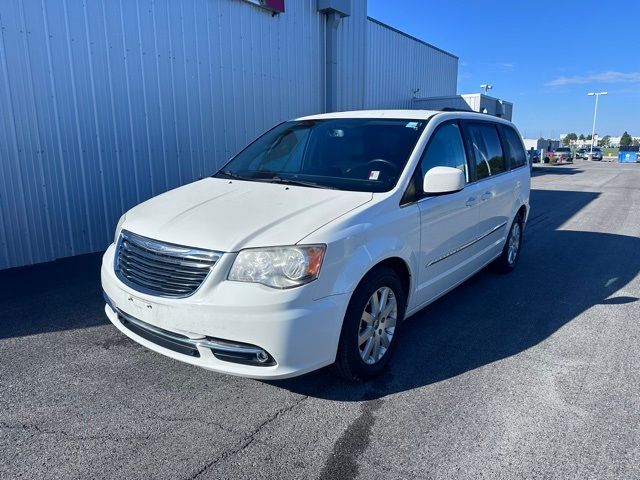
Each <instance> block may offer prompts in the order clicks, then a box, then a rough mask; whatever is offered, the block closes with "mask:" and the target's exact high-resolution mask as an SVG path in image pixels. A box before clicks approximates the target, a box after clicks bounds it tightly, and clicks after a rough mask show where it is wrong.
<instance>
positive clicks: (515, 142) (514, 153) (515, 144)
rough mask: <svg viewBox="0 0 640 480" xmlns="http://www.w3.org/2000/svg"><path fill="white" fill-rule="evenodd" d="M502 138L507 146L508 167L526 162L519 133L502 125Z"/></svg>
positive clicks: (520, 165) (515, 166) (514, 166)
mask: <svg viewBox="0 0 640 480" xmlns="http://www.w3.org/2000/svg"><path fill="white" fill-rule="evenodd" d="M502 131H503V132H504V139H505V141H506V144H507V146H508V148H509V165H510V168H518V167H522V166H523V165H526V164H527V157H526V155H525V153H524V149H523V148H522V142H521V141H520V135H518V134H517V133H516V131H515V130H514V129H513V128H511V127H504V129H503V130H502Z"/></svg>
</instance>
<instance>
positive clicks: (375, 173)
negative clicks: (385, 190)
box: [369, 170, 380, 180]
mask: <svg viewBox="0 0 640 480" xmlns="http://www.w3.org/2000/svg"><path fill="white" fill-rule="evenodd" d="M379 176H380V171H379V170H371V171H370V172H369V180H378V177H379Z"/></svg>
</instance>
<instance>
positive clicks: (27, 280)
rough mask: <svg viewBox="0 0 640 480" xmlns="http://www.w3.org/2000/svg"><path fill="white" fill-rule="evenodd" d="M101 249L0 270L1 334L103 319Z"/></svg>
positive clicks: (13, 334) (70, 326)
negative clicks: (52, 260)
mask: <svg viewBox="0 0 640 480" xmlns="http://www.w3.org/2000/svg"><path fill="white" fill-rule="evenodd" d="M101 259H102V253H93V254H90V255H79V256H77V257H70V258H64V259H61V260H57V261H55V262H48V263H42V264H39V265H32V266H29V267H20V268H11V269H8V270H3V271H0V339H2V338H10V337H20V336H24V335H33V334H37V333H46V332H55V331H60V330H69V329H74V328H85V327H93V326H95V325H102V324H106V323H108V320H107V318H106V316H105V314H104V310H103V308H104V302H103V300H102V288H101V287H100V263H101Z"/></svg>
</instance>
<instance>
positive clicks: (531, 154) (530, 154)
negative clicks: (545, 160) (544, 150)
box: [527, 149, 540, 164]
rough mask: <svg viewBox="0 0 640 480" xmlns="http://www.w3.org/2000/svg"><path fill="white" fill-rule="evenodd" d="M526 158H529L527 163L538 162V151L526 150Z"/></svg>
mask: <svg viewBox="0 0 640 480" xmlns="http://www.w3.org/2000/svg"><path fill="white" fill-rule="evenodd" d="M527 159H528V160H529V163H530V164H531V163H540V153H539V152H538V150H533V149H530V150H527Z"/></svg>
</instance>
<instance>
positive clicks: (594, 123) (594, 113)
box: [587, 92, 607, 160]
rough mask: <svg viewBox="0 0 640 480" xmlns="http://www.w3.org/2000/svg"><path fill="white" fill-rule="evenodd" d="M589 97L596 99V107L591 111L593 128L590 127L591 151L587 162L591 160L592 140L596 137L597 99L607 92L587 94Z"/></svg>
mask: <svg viewBox="0 0 640 480" xmlns="http://www.w3.org/2000/svg"><path fill="white" fill-rule="evenodd" d="M587 95H588V96H590V97H596V106H595V108H594V110H593V126H592V127H591V149H590V150H589V160H593V140H594V138H595V135H596V115H597V114H598V98H599V97H600V95H607V92H589V93H587Z"/></svg>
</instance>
